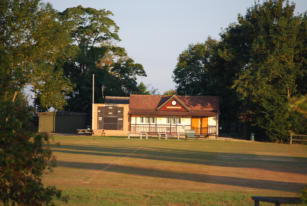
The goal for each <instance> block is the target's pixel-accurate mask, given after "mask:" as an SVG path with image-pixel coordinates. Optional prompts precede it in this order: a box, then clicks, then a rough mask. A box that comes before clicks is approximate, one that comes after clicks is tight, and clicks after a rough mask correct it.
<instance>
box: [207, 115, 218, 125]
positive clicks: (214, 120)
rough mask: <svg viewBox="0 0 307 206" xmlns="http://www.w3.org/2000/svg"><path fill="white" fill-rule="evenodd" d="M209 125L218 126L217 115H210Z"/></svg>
mask: <svg viewBox="0 0 307 206" xmlns="http://www.w3.org/2000/svg"><path fill="white" fill-rule="evenodd" d="M208 126H217V125H216V117H208Z"/></svg>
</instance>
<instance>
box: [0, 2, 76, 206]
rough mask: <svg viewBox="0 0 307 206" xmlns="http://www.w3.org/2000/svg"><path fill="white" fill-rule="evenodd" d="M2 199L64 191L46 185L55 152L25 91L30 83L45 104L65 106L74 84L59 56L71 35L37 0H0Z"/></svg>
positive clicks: (38, 199) (44, 199) (37, 198)
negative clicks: (38, 131) (37, 123)
mask: <svg viewBox="0 0 307 206" xmlns="http://www.w3.org/2000/svg"><path fill="white" fill-rule="evenodd" d="M0 24H1V27H0V39H1V44H0V199H1V201H2V202H3V203H4V204H5V205H15V204H20V205H42V204H46V205H49V204H51V203H52V202H53V200H54V196H57V197H59V196H60V192H59V191H58V190H56V189H55V188H54V187H45V186H44V185H43V184H42V179H41V178H42V175H43V174H44V172H45V171H46V169H48V168H51V166H52V164H53V163H52V162H53V157H52V155H51V151H50V150H49V149H48V147H47V146H48V137H47V136H46V135H36V134H35V132H34V127H33V124H32V122H31V118H32V117H33V112H31V110H30V109H29V107H28V106H27V102H26V101H25V100H24V97H23V94H22V90H23V88H24V87H25V86H26V85H32V86H33V88H34V90H35V92H36V93H39V94H40V97H41V101H42V106H44V107H46V108H48V107H50V106H53V107H55V108H61V107H62V106H63V104H64V102H65V101H62V100H63V97H64V96H65V93H66V92H67V91H69V89H70V83H69V80H67V79H66V78H63V76H62V75H61V73H62V72H61V67H60V66H59V65H58V66H57V61H59V59H61V58H62V57H64V56H65V52H64V51H65V48H66V46H67V44H68V42H69V35H68V34H67V33H66V32H65V31H63V30H62V29H61V24H60V22H59V20H58V18H57V12H56V11H55V10H53V9H52V7H51V6H50V5H49V4H42V3H40V1H39V0H1V1H0Z"/></svg>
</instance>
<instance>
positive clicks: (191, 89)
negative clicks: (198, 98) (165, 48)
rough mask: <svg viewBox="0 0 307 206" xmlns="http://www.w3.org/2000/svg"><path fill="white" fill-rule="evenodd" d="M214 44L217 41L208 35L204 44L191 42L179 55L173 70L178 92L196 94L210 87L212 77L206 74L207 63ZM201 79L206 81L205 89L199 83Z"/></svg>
mask: <svg viewBox="0 0 307 206" xmlns="http://www.w3.org/2000/svg"><path fill="white" fill-rule="evenodd" d="M216 44H217V42H216V41H215V40H213V39H211V38H210V37H209V38H208V40H207V41H206V42H205V43H204V44H201V43H199V44H195V45H193V44H192V45H190V46H189V48H188V49H187V50H185V51H183V52H182V53H181V54H180V55H179V58H178V63H177V65H176V68H175V69H174V72H173V73H174V75H173V79H174V81H175V83H176V84H177V88H176V90H177V93H178V94H182V95H183V94H189V95H197V94H201V93H202V92H203V91H204V90H208V88H209V87H211V85H212V82H211V81H214V79H211V78H210V77H209V76H208V75H209V71H208V65H209V63H210V58H211V56H212V54H213V51H212V50H213V47H214V46H215V45H216ZM203 80H204V81H206V82H207V84H206V86H207V88H206V89H205V88H203V87H202V85H201V84H202V82H203Z"/></svg>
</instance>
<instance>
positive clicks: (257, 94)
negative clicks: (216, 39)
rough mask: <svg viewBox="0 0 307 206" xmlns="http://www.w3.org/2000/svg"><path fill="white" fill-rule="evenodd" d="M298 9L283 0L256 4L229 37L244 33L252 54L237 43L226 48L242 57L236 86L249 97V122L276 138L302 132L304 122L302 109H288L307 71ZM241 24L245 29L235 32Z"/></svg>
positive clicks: (237, 58) (299, 92)
mask: <svg viewBox="0 0 307 206" xmlns="http://www.w3.org/2000/svg"><path fill="white" fill-rule="evenodd" d="M294 9H295V5H294V4H290V3H289V2H286V1H284V0H275V1H267V2H264V3H263V4H255V5H254V6H253V7H251V8H250V9H248V10H247V14H246V15H245V16H244V17H242V16H239V18H238V21H239V22H238V24H237V25H234V26H232V27H230V28H229V30H228V32H227V34H228V35H227V37H226V38H228V39H231V38H240V39H241V44H243V45H244V46H245V47H246V48H247V54H248V55H247V56H246V57H245V58H244V59H243V58H242V57H241V56H240V54H236V53H234V52H233V51H236V50H235V49H234V48H233V47H231V48H229V49H228V51H229V52H230V53H231V54H232V56H233V58H232V59H231V60H230V61H232V62H243V65H240V71H239V73H238V78H237V80H235V81H234V85H233V88H235V89H236V91H237V93H238V94H239V95H240V96H241V98H242V99H243V100H244V101H247V102H249V105H248V107H247V110H250V113H251V115H252V117H251V123H252V124H253V125H255V126H257V127H258V128H261V129H262V130H263V131H264V132H265V135H266V136H268V137H270V138H271V139H273V140H277V139H279V140H282V141H287V138H288V131H289V130H293V131H296V132H303V131H304V124H305V123H306V120H304V118H303V117H302V115H300V114H299V113H296V112H291V111H289V110H288V104H289V101H290V99H291V97H293V96H296V95H302V93H303V92H304V89H303V88H304V87H306V84H305V83H303V82H301V81H300V80H301V79H305V78H306V76H307V68H306V64H305V62H306V60H305V58H306V55H304V50H305V48H306V38H307V37H306V28H307V27H306V23H305V22H304V18H303V17H302V16H301V15H299V16H295V15H294ZM238 29H239V30H241V31H242V32H241V33H237V32H235V33H233V31H236V30H238ZM302 32H303V34H302ZM234 35H236V36H235V37H233V36H234ZM243 37H244V38H243ZM305 54H306V52H305Z"/></svg>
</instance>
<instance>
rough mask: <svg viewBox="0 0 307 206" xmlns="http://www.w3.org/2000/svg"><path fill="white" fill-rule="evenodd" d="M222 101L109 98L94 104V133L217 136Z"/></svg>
mask: <svg viewBox="0 0 307 206" xmlns="http://www.w3.org/2000/svg"><path fill="white" fill-rule="evenodd" d="M218 124H219V101H218V97H215V96H179V95H172V96H169V95H130V97H110V96H107V97H106V98H105V103H103V104H96V103H95V104H93V110H92V129H93V135H95V136H100V135H102V134H103V135H106V136H127V135H128V134H138V133H146V134H148V135H152V136H155V135H158V134H159V133H165V134H167V135H169V136H172V135H174V136H184V134H185V131H187V130H194V131H195V133H196V134H197V135H199V136H201V137H207V136H211V135H212V136H217V135H218Z"/></svg>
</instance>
